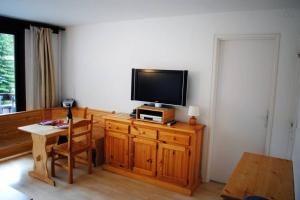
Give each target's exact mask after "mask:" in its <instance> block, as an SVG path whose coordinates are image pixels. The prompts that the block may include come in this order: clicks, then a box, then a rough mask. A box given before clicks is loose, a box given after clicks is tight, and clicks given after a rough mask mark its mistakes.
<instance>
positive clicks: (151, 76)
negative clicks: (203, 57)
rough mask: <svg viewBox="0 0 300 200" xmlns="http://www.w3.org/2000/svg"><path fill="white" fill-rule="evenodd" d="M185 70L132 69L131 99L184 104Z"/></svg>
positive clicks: (186, 73)
mask: <svg viewBox="0 0 300 200" xmlns="http://www.w3.org/2000/svg"><path fill="white" fill-rule="evenodd" d="M187 77H188V71H187V70H159V69H132V77H131V100H137V101H146V102H154V103H162V104H171V105H181V106H185V105H186V91H187Z"/></svg>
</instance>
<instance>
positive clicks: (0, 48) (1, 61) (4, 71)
mask: <svg viewBox="0 0 300 200" xmlns="http://www.w3.org/2000/svg"><path fill="white" fill-rule="evenodd" d="M15 82H16V81H15V35H13V34H7V33H0V114H4V113H11V112H15V111H16V101H15V100H16V94H15V91H16V86H15Z"/></svg>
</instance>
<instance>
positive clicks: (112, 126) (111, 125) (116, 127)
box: [105, 121, 129, 133]
mask: <svg viewBox="0 0 300 200" xmlns="http://www.w3.org/2000/svg"><path fill="white" fill-rule="evenodd" d="M105 127H106V129H107V130H111V131H117V132H121V133H128V132H129V131H128V130H129V125H128V124H121V123H117V122H112V121H107V122H106V123H105Z"/></svg>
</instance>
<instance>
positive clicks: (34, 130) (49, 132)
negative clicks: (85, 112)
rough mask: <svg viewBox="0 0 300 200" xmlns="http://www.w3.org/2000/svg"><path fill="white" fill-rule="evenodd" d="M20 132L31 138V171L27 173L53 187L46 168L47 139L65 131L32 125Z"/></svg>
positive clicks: (53, 182) (52, 181)
mask: <svg viewBox="0 0 300 200" xmlns="http://www.w3.org/2000/svg"><path fill="white" fill-rule="evenodd" d="M80 120H81V118H75V119H74V123H76V122H78V121H80ZM18 129H19V130H21V131H24V132H27V133H31V137H32V156H33V160H34V165H33V170H32V171H30V172H28V174H29V176H31V177H34V178H37V179H39V180H41V181H44V182H46V183H48V184H50V185H53V186H55V181H54V180H53V179H52V178H51V177H50V176H49V173H48V167H47V160H48V155H47V149H46V144H47V139H48V138H50V137H55V136H59V135H62V134H64V133H66V131H67V130H66V129H60V128H57V127H55V126H44V125H39V124H32V125H28V126H22V127H19V128H18Z"/></svg>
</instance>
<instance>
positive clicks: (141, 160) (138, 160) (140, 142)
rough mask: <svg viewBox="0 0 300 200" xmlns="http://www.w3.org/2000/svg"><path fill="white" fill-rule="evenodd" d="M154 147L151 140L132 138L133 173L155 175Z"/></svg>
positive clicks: (154, 143) (154, 144)
mask: <svg viewBox="0 0 300 200" xmlns="http://www.w3.org/2000/svg"><path fill="white" fill-rule="evenodd" d="M156 145H157V143H156V142H154V141H151V140H147V139H142V138H133V171H134V172H136V173H139V174H144V175H149V176H155V175H156Z"/></svg>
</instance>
